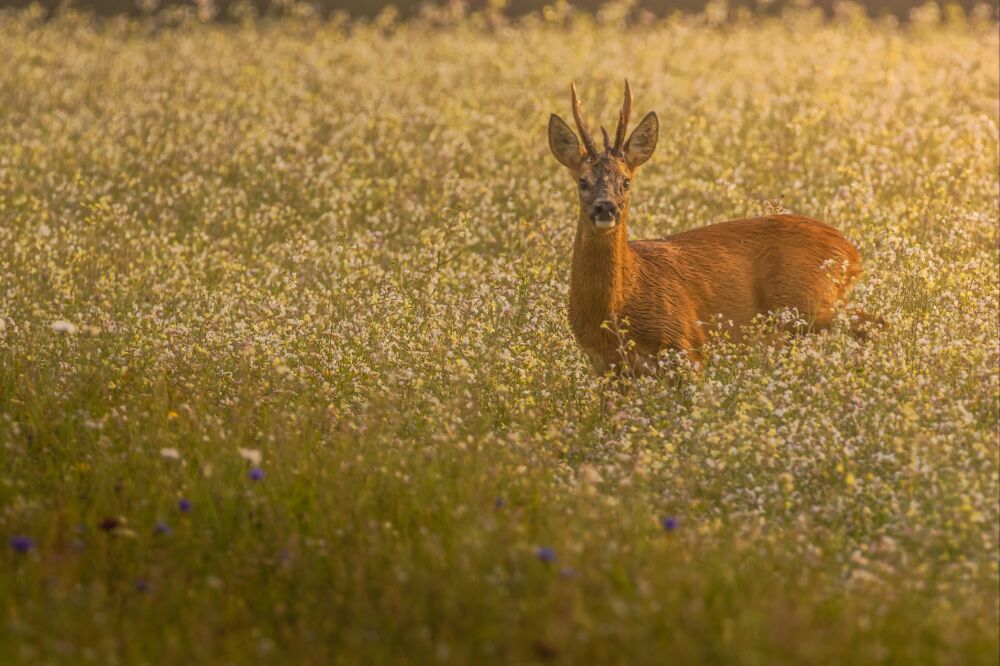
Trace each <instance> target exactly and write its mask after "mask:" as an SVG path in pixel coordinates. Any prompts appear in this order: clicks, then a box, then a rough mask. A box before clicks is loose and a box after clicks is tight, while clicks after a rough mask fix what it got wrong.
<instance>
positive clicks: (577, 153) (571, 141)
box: [549, 113, 583, 169]
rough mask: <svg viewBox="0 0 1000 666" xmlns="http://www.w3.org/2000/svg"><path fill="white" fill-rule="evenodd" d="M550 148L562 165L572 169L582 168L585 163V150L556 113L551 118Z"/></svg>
mask: <svg viewBox="0 0 1000 666" xmlns="http://www.w3.org/2000/svg"><path fill="white" fill-rule="evenodd" d="M549 148H551V149H552V154H553V155H555V156H556V159H557V160H559V162H560V164H562V165H563V166H566V167H569V168H570V169H575V168H576V167H578V166H580V162H581V161H583V149H582V148H580V141H579V139H577V138H576V134H575V133H574V132H573V130H571V129H570V128H569V125H567V124H566V122H565V121H564V120H563V119H562V118H560V117H559V116H557V115H556V114H554V113H553V114H552V115H551V116H549Z"/></svg>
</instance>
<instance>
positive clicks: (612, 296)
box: [548, 81, 868, 374]
mask: <svg viewBox="0 0 1000 666" xmlns="http://www.w3.org/2000/svg"><path fill="white" fill-rule="evenodd" d="M571 93H572V100H573V117H574V119H575V121H576V127H577V129H578V130H579V132H580V139H582V140H583V145H582V146H581V145H580V141H579V140H577V136H576V134H574V132H573V130H572V129H570V127H569V125H567V124H566V123H565V122H564V121H563V120H562V118H560V117H559V116H557V115H555V114H552V116H551V117H550V118H549V130H548V131H549V147H550V148H551V149H552V153H553V154H554V155H555V157H556V159H557V160H559V162H560V163H562V164H563V165H564V166H566V167H567V168H568V169H569V170H570V172H571V173H572V174H573V177H574V179H575V180H576V182H577V184H578V188H579V193H580V216H579V220H578V222H577V228H576V240H575V242H574V245H573V264H572V273H571V284H570V297H569V321H570V326H571V327H572V329H573V335H574V337H575V338H576V340H577V342H578V343H579V344H580V346H581V347H582V348H583V350H584V352H586V354H587V356H588V357H589V358H590V361H591V363H592V364H593V366H594V369H595V370H596V371H597V372H598V373H603V372H605V371H606V370H608V369H609V368H612V367H615V368H617V369H618V371H619V372H621V371H622V370H625V369H626V368H627V369H628V370H629V371H630V372H632V373H635V374H644V373H647V372H649V371H651V370H652V369H654V367H655V357H656V355H657V354H658V353H659V352H660V351H661V350H676V351H682V352H684V353H686V354H687V355H688V357H689V358H690V359H691V360H692V361H693V362H695V363H696V364H699V365H700V362H701V353H700V349H701V347H702V345H704V344H705V342H706V337H707V334H708V330H707V329H706V328H703V326H702V324H701V322H706V323H707V322H711V321H713V320H714V318H715V317H717V316H719V315H721V317H722V319H723V320H724V321H727V322H728V321H730V320H731V321H732V324H733V326H734V328H733V331H732V333H733V336H734V338H736V339H737V340H738V339H739V337H740V334H739V329H740V327H741V326H743V325H745V324H747V323H748V322H750V321H751V320H752V319H753V318H754V317H755V316H757V315H767V314H768V313H771V312H776V311H780V310H783V309H785V308H793V309H795V310H797V311H798V313H799V315H800V316H801V317H804V318H805V320H806V321H808V322H809V323H808V330H811V331H819V330H823V329H826V328H828V327H829V326H830V325H831V323H832V321H833V318H834V315H835V311H836V308H837V305H838V303H840V302H842V301H844V300H845V298H846V296H847V294H848V291H849V290H850V288H851V285H852V284H853V283H854V282H855V280H856V279H857V278H858V276H859V275H860V274H861V257H860V255H859V254H858V251H857V250H856V249H855V248H854V246H853V245H851V243H850V242H849V241H848V240H847V239H846V238H844V236H843V235H842V234H841V233H840V232H839V231H837V230H836V229H834V228H833V227H831V226H829V225H827V224H824V223H823V222H819V221H817V220H812V219H809V218H807V217H802V216H799V215H769V216H766V217H758V218H753V219H745V220H730V221H728V222H720V223H718V224H711V225H708V226H704V227H700V228H696V229H692V230H690V231H685V232H683V233H679V234H675V235H673V236H668V237H666V238H663V239H658V240H640V241H629V240H628V214H629V198H630V196H631V183H632V178H633V177H634V176H635V172H636V170H637V169H638V168H639V166H640V165H641V164H643V163H644V162H645V161H646V160H648V159H649V158H650V156H651V155H652V154H653V150H654V149H655V148H656V141H657V136H658V134H659V121H658V120H657V118H656V113H654V112H652V111H650V112H649V113H647V114H646V116H645V117H644V118H643V119H642V121H640V122H639V124H638V125H637V126H636V128H635V130H634V131H633V132H632V134H631V135H630V136H629V137H628V140H626V139H625V134H626V130H627V128H628V121H629V114H630V112H631V109H632V92H631V90H630V89H629V85H628V81H625V100H624V102H623V104H622V108H621V110H620V111H619V113H618V127H617V130H616V131H615V137H614V144H612V143H611V140H610V138H609V137H608V133H607V131H606V130H605V129H604V128H603V127H602V128H601V133H602V134H603V138H604V151H603V152H600V153H599V152H598V151H597V147H596V146H595V144H594V140H593V138H592V137H591V135H590V132H588V131H587V126H586V123H585V122H584V119H583V114H582V112H581V109H580V102H579V100H578V99H577V95H576V86H575V85H572V86H571ZM831 269H832V270H831ZM859 318H860V321H865V320H867V319H868V318H867V317H866V316H865V315H863V314H859ZM624 321H627V325H623V324H622V322H624ZM855 333H856V334H857V335H858V336H859V337H863V336H864V329H860V328H859V329H856V330H855ZM623 342H626V343H627V344H626V345H625V347H623Z"/></svg>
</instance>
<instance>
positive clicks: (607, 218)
mask: <svg viewBox="0 0 1000 666" xmlns="http://www.w3.org/2000/svg"><path fill="white" fill-rule="evenodd" d="M590 219H591V221H592V222H593V223H594V226H596V227H597V228H598V229H613V228H614V226H615V225H616V224H618V206H616V205H615V204H614V202H611V201H598V202H596V203H595V204H594V208H593V209H592V210H591V212H590Z"/></svg>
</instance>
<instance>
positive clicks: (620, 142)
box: [614, 79, 632, 155]
mask: <svg viewBox="0 0 1000 666" xmlns="http://www.w3.org/2000/svg"><path fill="white" fill-rule="evenodd" d="M631 113H632V89H631V88H630V87H629V85H628V79H625V100H624V101H623V102H622V108H621V110H620V111H619V112H618V129H616V130H615V148H614V152H615V153H617V154H618V155H621V154H622V151H623V149H624V147H625V131H626V130H627V129H628V117H629V114H631Z"/></svg>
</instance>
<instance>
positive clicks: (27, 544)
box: [10, 534, 35, 553]
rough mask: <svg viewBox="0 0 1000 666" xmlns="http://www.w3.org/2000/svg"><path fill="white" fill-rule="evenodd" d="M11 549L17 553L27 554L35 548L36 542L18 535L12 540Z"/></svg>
mask: <svg viewBox="0 0 1000 666" xmlns="http://www.w3.org/2000/svg"><path fill="white" fill-rule="evenodd" d="M10 547H11V548H13V549H14V551H15V552H17V553H27V552H28V551H29V550H31V549H32V548H34V547H35V540H34V539H32V538H31V537H29V536H22V535H19V534H16V535H14V536H12V537H11V538H10Z"/></svg>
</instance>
